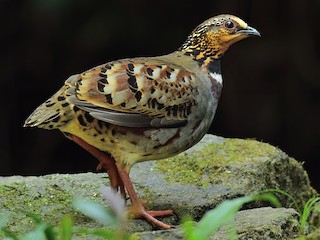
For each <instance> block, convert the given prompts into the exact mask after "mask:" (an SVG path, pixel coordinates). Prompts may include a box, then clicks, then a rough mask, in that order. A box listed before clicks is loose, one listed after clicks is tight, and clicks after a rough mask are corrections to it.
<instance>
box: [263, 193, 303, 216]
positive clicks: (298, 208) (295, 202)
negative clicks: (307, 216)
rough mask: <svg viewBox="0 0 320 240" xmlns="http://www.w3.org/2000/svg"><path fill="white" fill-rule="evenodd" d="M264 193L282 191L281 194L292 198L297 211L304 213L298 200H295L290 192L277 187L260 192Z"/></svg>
mask: <svg viewBox="0 0 320 240" xmlns="http://www.w3.org/2000/svg"><path fill="white" fill-rule="evenodd" d="M263 193H280V194H281V195H283V196H286V197H287V198H289V199H290V200H291V202H292V203H293V205H294V209H296V211H297V212H298V213H299V214H300V215H301V214H302V211H301V208H300V207H299V205H298V203H297V201H296V200H295V198H294V197H293V196H292V195H291V194H289V193H287V192H285V191H282V190H280V189H278V188H275V189H266V190H263V191H261V192H260V194H263Z"/></svg>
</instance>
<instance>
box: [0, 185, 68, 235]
mask: <svg viewBox="0 0 320 240" xmlns="http://www.w3.org/2000/svg"><path fill="white" fill-rule="evenodd" d="M30 189H31V188H30V187H28V186H26V185H25V184H12V185H0V193H1V194H0V208H1V209H4V210H5V212H2V213H0V217H1V216H2V215H4V214H8V213H9V216H10V220H9V222H8V223H7V225H6V227H7V228H8V229H10V231H13V232H19V233H23V232H28V231H30V229H31V228H32V227H34V223H33V222H32V220H31V219H30V218H28V217H27V216H26V213H33V214H36V215H37V216H39V217H40V218H42V219H44V220H45V221H46V222H49V223H52V224H56V223H58V221H60V220H61V217H62V216H63V215H64V214H67V213H71V212H68V210H66V209H71V200H70V199H71V196H70V194H69V193H67V192H65V191H64V190H62V189H61V188H60V187H59V186H58V185H49V186H47V187H46V188H45V189H41V188H39V189H38V191H35V189H37V188H32V189H33V190H32V191H31V190H30ZM70 211H71V210H70ZM0 237H2V236H1V235H0Z"/></svg>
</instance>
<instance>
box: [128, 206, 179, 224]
mask: <svg viewBox="0 0 320 240" xmlns="http://www.w3.org/2000/svg"><path fill="white" fill-rule="evenodd" d="M129 215H130V216H131V217H132V218H143V219H146V220H147V221H148V222H150V223H152V224H153V225H154V226H157V227H159V228H162V229H171V228H173V226H171V225H169V224H166V223H163V222H161V221H160V220H158V219H156V218H155V217H166V216H171V215H173V211H172V210H161V211H146V210H145V209H144V208H143V207H140V208H139V209H137V208H134V209H132V211H130V210H129Z"/></svg>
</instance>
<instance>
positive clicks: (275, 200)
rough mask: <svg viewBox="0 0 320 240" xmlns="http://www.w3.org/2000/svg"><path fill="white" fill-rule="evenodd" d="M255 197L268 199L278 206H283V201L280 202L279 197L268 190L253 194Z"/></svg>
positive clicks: (260, 199)
mask: <svg viewBox="0 0 320 240" xmlns="http://www.w3.org/2000/svg"><path fill="white" fill-rule="evenodd" d="M253 198H254V201H267V202H269V203H271V204H272V205H273V206H275V207H277V208H279V207H281V203H280V202H279V200H278V198H277V197H276V196H274V195H273V194H271V193H268V192H266V193H260V194H256V195H254V196H253Z"/></svg>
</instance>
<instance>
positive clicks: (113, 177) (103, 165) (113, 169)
mask: <svg viewBox="0 0 320 240" xmlns="http://www.w3.org/2000/svg"><path fill="white" fill-rule="evenodd" d="M71 138H72V140H73V141H74V142H75V143H77V144H78V145H80V146H81V147H82V148H83V149H85V150H87V151H88V152H89V153H91V154H92V155H93V156H94V157H95V158H97V159H98V160H99V162H100V163H99V164H98V166H97V170H101V169H105V170H106V171H107V173H108V175H109V179H110V185H111V187H112V188H113V189H115V190H116V191H118V188H120V193H121V195H122V197H123V198H124V199H126V192H125V189H124V184H123V181H122V179H121V178H120V176H119V172H118V168H117V166H116V163H115V161H114V159H113V158H112V157H110V156H108V155H107V154H106V153H104V152H102V151H100V150H99V149H97V148H95V147H93V146H91V145H90V144H88V143H87V142H85V141H83V140H82V139H81V138H79V137H77V136H75V135H72V136H71Z"/></svg>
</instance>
